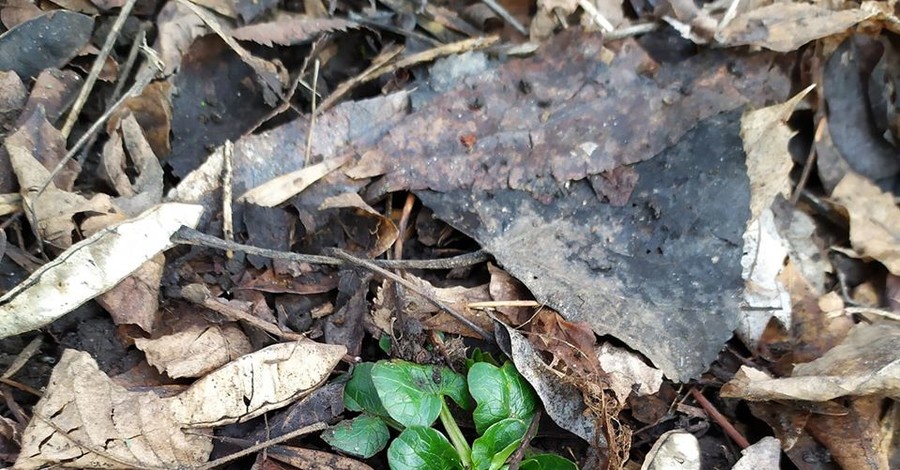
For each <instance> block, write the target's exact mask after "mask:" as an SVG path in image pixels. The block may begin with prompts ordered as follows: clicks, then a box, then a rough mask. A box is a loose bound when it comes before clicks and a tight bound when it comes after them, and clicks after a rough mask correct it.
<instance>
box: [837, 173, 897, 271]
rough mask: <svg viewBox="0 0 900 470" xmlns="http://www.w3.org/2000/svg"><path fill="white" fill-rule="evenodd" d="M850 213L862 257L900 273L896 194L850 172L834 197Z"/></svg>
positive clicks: (852, 239)
mask: <svg viewBox="0 0 900 470" xmlns="http://www.w3.org/2000/svg"><path fill="white" fill-rule="evenodd" d="M831 196H832V198H833V199H834V201H835V202H836V203H838V204H840V205H842V206H844V208H846V209H847V212H848V213H849V214H850V244H851V245H853V249H854V250H856V252H857V253H859V254H860V255H862V256H865V257H869V258H874V259H876V260H878V261H880V262H881V263H882V264H884V266H885V267H886V268H888V271H890V272H891V273H892V274H900V208H897V205H896V204H895V203H894V197H893V195H891V194H889V193H885V192H884V191H882V190H881V189H879V188H878V186H876V185H875V184H874V183H872V182H871V181H869V180H868V179H866V178H864V177H862V176H860V175H858V174H856V173H853V172H848V173H847V175H846V176H844V178H843V179H842V180H841V182H840V183H838V185H837V187H835V188H834V192H832V194H831Z"/></svg>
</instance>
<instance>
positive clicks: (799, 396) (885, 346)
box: [721, 323, 900, 401]
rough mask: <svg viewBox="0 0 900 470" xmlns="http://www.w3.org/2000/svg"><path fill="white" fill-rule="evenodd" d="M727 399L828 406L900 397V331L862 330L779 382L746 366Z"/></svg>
mask: <svg viewBox="0 0 900 470" xmlns="http://www.w3.org/2000/svg"><path fill="white" fill-rule="evenodd" d="M721 393H722V396H723V397H732V398H743V399H745V400H752V401H762V400H807V401H827V400H831V399H834V398H837V397H843V396H847V395H875V396H885V397H893V398H896V397H900V326H898V325H897V324H896V323H878V324H873V325H869V324H859V325H857V326H855V327H854V328H853V329H852V330H851V331H850V333H849V334H848V335H847V338H846V339H845V340H844V341H843V343H841V344H839V345H838V346H835V347H834V348H832V349H831V350H829V351H828V352H827V353H825V355H823V356H822V357H820V358H819V359H816V360H814V361H812V362H807V363H805V364H800V365H798V366H797V367H795V368H794V372H793V377H787V378H782V379H775V378H772V377H770V376H769V375H768V374H767V373H765V372H763V371H759V370H756V369H752V368H749V367H746V366H743V367H741V369H740V370H739V371H738V373H737V374H735V378H734V379H733V380H731V381H730V382H728V383H727V384H725V385H724V386H723V387H722V392H721Z"/></svg>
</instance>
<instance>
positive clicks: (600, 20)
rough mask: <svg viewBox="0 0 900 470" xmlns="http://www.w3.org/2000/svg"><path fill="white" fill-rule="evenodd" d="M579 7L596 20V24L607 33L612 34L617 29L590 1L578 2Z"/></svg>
mask: <svg viewBox="0 0 900 470" xmlns="http://www.w3.org/2000/svg"><path fill="white" fill-rule="evenodd" d="M578 6H580V7H581V9H582V10H584V12H585V13H587V15H588V16H590V17H591V19H592V20H594V23H595V24H596V25H597V26H599V27H600V29H602V30H603V32H605V33H609V32H612V31H614V30H615V29H616V27H615V26H613V24H612V23H611V22H610V21H609V20H608V19H606V17H605V16H603V14H602V13H600V10H598V9H597V7H595V6H594V4H593V3H591V2H590V1H589V0H578Z"/></svg>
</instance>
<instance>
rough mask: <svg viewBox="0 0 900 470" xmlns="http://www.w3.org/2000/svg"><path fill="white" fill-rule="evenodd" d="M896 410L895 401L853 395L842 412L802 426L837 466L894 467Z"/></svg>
mask: <svg viewBox="0 0 900 470" xmlns="http://www.w3.org/2000/svg"><path fill="white" fill-rule="evenodd" d="M898 413H900V408H898V406H897V403H896V402H895V401H892V400H885V399H882V398H880V397H856V398H854V399H852V400H851V401H850V403H849V406H848V407H847V410H846V411H845V412H844V413H842V414H840V415H824V414H817V415H814V416H812V418H811V419H810V420H809V423H807V425H806V428H807V430H808V431H809V433H810V434H811V435H812V436H813V437H814V438H816V440H818V441H819V442H821V443H822V445H824V446H825V447H826V448H828V451H829V453H830V454H831V456H832V458H833V459H834V462H835V463H836V464H837V465H838V466H839V467H840V468H894V467H895V466H893V465H891V464H890V461H891V457H892V455H891V454H893V453H895V452H896V447H897V441H896V439H897V437H896V429H895V428H896V426H897V418H898V417H900V416H898ZM757 468H759V467H757Z"/></svg>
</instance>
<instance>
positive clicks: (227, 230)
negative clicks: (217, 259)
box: [222, 140, 234, 259]
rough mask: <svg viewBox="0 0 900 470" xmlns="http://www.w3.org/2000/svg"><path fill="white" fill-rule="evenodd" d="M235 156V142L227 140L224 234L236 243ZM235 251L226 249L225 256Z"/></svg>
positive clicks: (223, 150)
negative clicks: (233, 202)
mask: <svg viewBox="0 0 900 470" xmlns="http://www.w3.org/2000/svg"><path fill="white" fill-rule="evenodd" d="M233 158H234V144H233V143H232V142H231V141H230V140H226V141H225V147H224V148H223V149H222V159H223V162H222V235H223V236H224V237H225V240H226V241H229V242H232V243H234V215H233V214H234V212H233V210H232V202H231V201H232V189H233V188H232V178H233V176H234V170H233V166H232V159H233ZM233 256H234V252H233V251H231V250H225V257H226V258H228V259H231V258H232V257H233Z"/></svg>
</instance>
